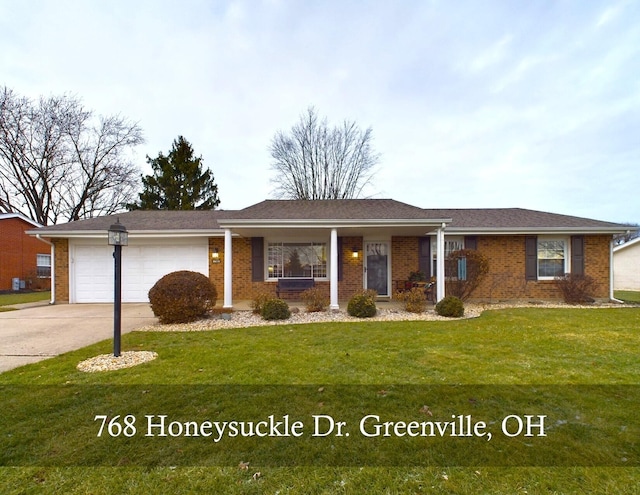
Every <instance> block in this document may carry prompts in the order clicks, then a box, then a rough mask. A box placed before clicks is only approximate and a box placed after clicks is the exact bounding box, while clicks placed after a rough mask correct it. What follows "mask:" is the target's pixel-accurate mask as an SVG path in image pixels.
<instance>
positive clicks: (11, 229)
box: [0, 218, 51, 290]
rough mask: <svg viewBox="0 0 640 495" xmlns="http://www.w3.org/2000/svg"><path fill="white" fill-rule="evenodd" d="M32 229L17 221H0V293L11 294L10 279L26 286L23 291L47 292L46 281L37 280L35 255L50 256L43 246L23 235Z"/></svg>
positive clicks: (26, 224) (39, 241)
mask: <svg viewBox="0 0 640 495" xmlns="http://www.w3.org/2000/svg"><path fill="white" fill-rule="evenodd" d="M34 228H35V227H34V226H33V225H32V224H30V223H29V222H25V221H24V220H22V219H20V218H5V219H2V220H0V290H11V289H12V282H13V279H14V278H19V279H20V280H24V281H25V282H26V288H30V289H48V288H49V287H50V285H51V280H50V279H49V278H38V277H37V271H36V268H37V255H38V254H50V253H51V246H49V244H47V243H46V242H43V241H41V240H40V239H36V238H35V237H31V236H29V235H27V234H25V230H31V229H34Z"/></svg>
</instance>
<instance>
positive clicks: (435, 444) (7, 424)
mask: <svg viewBox="0 0 640 495" xmlns="http://www.w3.org/2000/svg"><path fill="white" fill-rule="evenodd" d="M639 329H640V308H616V309H588V310H585V309H542V308H526V309H510V310H500V311H488V312H486V313H484V314H483V315H482V316H481V317H480V318H475V319H468V320H452V321H428V322H416V321H414V322H366V321H363V322H358V323H324V324H308V325H287V324H284V325H278V326H271V327H254V328H246V329H235V330H224V331H210V332H191V333H163V332H134V333H131V334H126V335H125V336H124V337H123V350H153V351H156V352H157V353H158V354H159V357H158V359H156V360H154V361H151V362H149V363H146V364H143V365H139V366H136V367H134V368H128V369H124V370H119V371H113V372H105V373H95V374H87V373H81V372H79V371H77V370H76V365H77V364H78V362H80V361H82V360H84V359H87V358H89V357H92V356H95V355H97V354H103V353H109V352H111V349H112V343H111V342H110V341H106V342H102V343H99V344H96V345H93V346H90V347H87V348H84V349H81V350H78V351H75V352H72V353H68V354H65V355H63V356H60V357H58V358H54V359H51V360H47V361H43V362H40V363H36V364H32V365H29V366H25V367H22V368H19V369H16V370H12V371H10V372H6V373H3V374H0V389H1V390H2V394H3V395H2V396H3V397H4V398H5V399H4V404H3V406H4V407H5V409H4V411H5V412H3V416H2V417H1V418H0V435H1V436H2V438H3V444H4V447H3V449H2V452H1V453H0V459H2V462H1V464H2V465H3V466H7V465H9V466H13V467H4V468H2V469H1V471H0V472H1V473H2V480H1V481H0V491H1V492H2V493H122V492H130V493H177V494H180V493H238V494H240V493H243V494H244V493H296V494H297V493H305V494H307V493H311V494H314V493H317V494H320V493H323V494H332V493H398V494H400V493H422V492H424V493H460V494H463V493H496V494H498V493H529V494H533V493H637V485H638V484H639V483H640V469H639V468H638V466H639V465H640V447H639V445H638V438H640V425H639V421H638V418H637V416H638V410H639V408H640V391H639V390H638V384H640V365H639V358H638V356H639V355H640V354H639V351H640V337H639V335H638V330H639ZM35 397H37V400H34V398H35ZM310 414H313V415H318V416H322V417H323V418H324V420H325V421H326V420H327V417H333V418H336V419H345V420H346V421H345V422H346V423H347V424H348V425H349V426H345V428H346V429H348V430H349V431H350V432H351V434H352V435H351V437H346V436H337V435H335V433H336V432H335V431H334V432H333V433H334V434H333V435H330V436H327V437H317V438H312V437H311V435H309V434H307V435H305V436H304V437H300V438H285V439H282V438H275V439H274V438H260V439H257V438H256V437H255V436H254V437H252V438H243V439H237V438H226V439H225V440H224V441H220V442H219V443H216V442H213V441H212V440H210V439H205V438H194V437H193V436H192V437H190V438H184V435H182V437H181V438H170V437H171V435H168V437H154V438H144V436H143V435H138V437H140V438H138V437H136V435H135V434H133V433H135V432H133V429H132V428H131V427H132V426H133V420H137V423H135V425H136V427H137V428H138V429H139V430H140V431H144V424H145V422H144V418H145V415H150V416H153V417H154V419H153V421H156V422H157V421H160V419H159V416H160V415H167V418H168V419H167V422H168V421H170V419H171V418H175V419H176V420H179V421H183V422H187V421H191V420H196V421H197V420H207V419H209V420H213V421H215V420H220V421H222V420H227V421H228V420H242V421H249V420H253V419H255V420H262V419H265V418H267V417H269V416H270V415H274V416H276V417H279V418H280V419H281V420H282V418H283V416H284V415H289V416H291V421H293V420H295V419H304V418H309V417H310V416H309V415H310ZM369 414H370V415H378V416H380V417H381V421H383V420H384V419H391V420H393V421H394V422H395V423H397V422H398V421H401V420H407V421H419V422H436V421H437V422H439V424H441V425H442V424H444V422H446V421H450V420H451V419H452V417H453V416H455V415H458V416H465V418H464V419H463V422H464V421H467V419H466V416H469V417H471V416H473V418H474V421H478V420H484V421H486V423H487V424H488V426H487V429H488V430H493V431H494V432H496V433H499V431H500V425H499V422H498V421H499V419H500V418H502V417H504V416H505V415H511V414H513V415H531V416H534V415H535V417H536V418H538V416H539V415H546V416H547V418H546V422H547V423H546V425H547V427H548V430H547V432H546V437H544V438H535V437H532V438H525V437H522V436H514V437H513V438H511V437H509V438H502V439H499V438H496V439H495V440H491V441H490V442H488V441H486V440H485V438H486V437H477V438H471V439H467V438H460V437H455V436H454V437H451V436H448V437H447V438H444V439H441V441H438V439H436V438H433V437H429V438H408V436H407V435H404V436H402V437H399V436H398V435H397V433H398V432H396V434H392V435H391V437H390V438H388V437H385V438H363V435H361V434H358V426H357V423H354V421H356V419H357V418H360V417H362V416H363V415H369ZM96 415H105V416H106V417H107V418H106V421H105V427H106V428H107V430H108V429H109V424H111V428H112V430H111V433H116V434H117V435H115V438H112V437H111V436H110V435H107V434H105V435H103V436H102V437H100V438H97V436H96V434H97V428H98V426H100V424H99V423H100V421H98V422H94V418H95V416H96ZM117 415H121V416H120V418H117V417H116V416H117ZM126 415H130V418H128V419H127V420H125V416H126ZM132 418H133V419H132ZM456 419H457V416H456ZM127 421H128V422H127ZM469 421H470V419H469ZM110 422H111V423H110ZM306 425H307V423H306V422H305V426H306ZM178 426H179V425H177V426H176V428H177V427H178ZM127 427H129V430H128V431H129V433H132V435H131V437H128V436H126V435H124V431H125V429H126V428H127ZM323 427H324V428H325V429H326V428H327V426H326V424H324V425H323ZM120 428H122V430H121V429H120ZM367 428H369V430H368V431H370V432H371V431H373V430H372V429H373V428H374V426H372V425H370V424H368V426H367ZM158 431H159V430H158ZM176 432H177V430H176ZM305 432H306V430H305ZM118 433H119V434H118ZM497 436H498V435H497V434H496V437H497ZM504 436H505V435H502V437H504ZM125 437H126V438H125ZM134 437H135V438H134ZM225 442H226V443H225ZM245 463H249V464H248V465H247V464H245ZM113 466H120V467H113Z"/></svg>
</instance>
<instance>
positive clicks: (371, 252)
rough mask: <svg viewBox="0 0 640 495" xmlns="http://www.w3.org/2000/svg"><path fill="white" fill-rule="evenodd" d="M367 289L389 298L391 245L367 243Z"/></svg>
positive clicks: (365, 266) (386, 243)
mask: <svg viewBox="0 0 640 495" xmlns="http://www.w3.org/2000/svg"><path fill="white" fill-rule="evenodd" d="M364 272H365V277H364V279H365V289H373V290H375V291H376V292H377V293H378V295H379V296H389V295H391V294H390V290H389V243H388V242H366V243H365V257H364Z"/></svg>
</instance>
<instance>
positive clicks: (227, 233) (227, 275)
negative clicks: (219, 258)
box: [222, 229, 233, 308]
mask: <svg viewBox="0 0 640 495" xmlns="http://www.w3.org/2000/svg"><path fill="white" fill-rule="evenodd" d="M232 253H233V244H232V242H231V229H224V303H223V305H222V307H223V308H233V283H232V280H231V279H232V276H233V273H232V270H231V267H232V266H233V254H232Z"/></svg>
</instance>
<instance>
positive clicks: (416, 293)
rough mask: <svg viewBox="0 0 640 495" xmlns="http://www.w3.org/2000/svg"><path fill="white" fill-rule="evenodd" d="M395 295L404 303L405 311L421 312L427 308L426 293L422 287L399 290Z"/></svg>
mask: <svg viewBox="0 0 640 495" xmlns="http://www.w3.org/2000/svg"><path fill="white" fill-rule="evenodd" d="M396 297H397V298H398V299H399V300H400V301H402V302H403V303H404V309H405V311H409V312H410V313H423V312H424V311H425V310H426V309H427V295H426V294H425V293H424V289H423V288H420V287H414V288H413V289H411V290H407V291H404V292H400V293H399V294H398V295H397V296H396Z"/></svg>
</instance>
